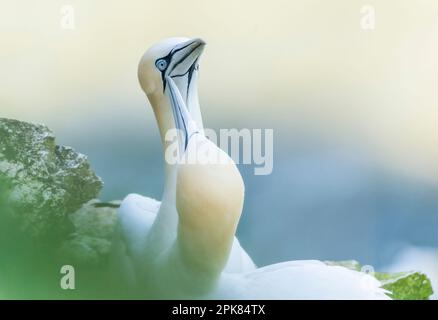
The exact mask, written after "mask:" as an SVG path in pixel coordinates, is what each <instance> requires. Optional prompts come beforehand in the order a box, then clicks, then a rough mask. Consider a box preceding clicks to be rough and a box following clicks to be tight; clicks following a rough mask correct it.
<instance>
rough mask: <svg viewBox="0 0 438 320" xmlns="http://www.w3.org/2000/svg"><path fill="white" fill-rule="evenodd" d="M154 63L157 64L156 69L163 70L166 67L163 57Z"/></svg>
mask: <svg viewBox="0 0 438 320" xmlns="http://www.w3.org/2000/svg"><path fill="white" fill-rule="evenodd" d="M155 65H156V66H157V68H158V70H160V71H164V70H166V68H167V61H166V60H164V59H159V60H157V62H155Z"/></svg>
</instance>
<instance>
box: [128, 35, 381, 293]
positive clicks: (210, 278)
mask: <svg viewBox="0 0 438 320" xmlns="http://www.w3.org/2000/svg"><path fill="white" fill-rule="evenodd" d="M203 46H204V42H203V41H202V40H200V39H194V40H188V41H187V40H185V39H184V40H176V39H173V40H166V41H164V42H160V43H159V44H158V45H155V46H153V47H152V48H151V49H149V50H148V51H147V52H146V53H145V55H144V56H143V58H142V60H141V62H140V65H139V79H140V83H141V86H142V88H143V90H144V91H145V92H146V94H147V96H148V98H149V100H150V102H151V104H152V106H153V109H154V112H155V116H156V119H157V122H158V125H159V128H160V133H161V138H162V140H163V141H162V142H163V146H164V148H166V147H168V146H169V141H166V140H165V139H164V137H165V134H166V132H167V131H168V130H169V129H172V128H177V129H179V130H180V131H181V134H180V135H178V159H179V162H178V163H177V165H175V166H170V165H169V164H166V190H165V192H164V195H163V200H162V203H161V206H160V207H159V204H158V203H156V202H153V201H151V200H148V201H144V202H143V200H142V198H137V196H135V197H128V199H125V201H124V203H123V204H122V206H121V208H120V221H121V227H122V233H123V234H124V236H125V238H126V240H127V242H128V250H130V251H131V254H132V253H134V254H133V256H135V257H136V263H135V268H136V273H137V274H139V275H140V276H139V277H138V278H137V279H138V281H139V285H140V287H141V288H142V289H141V290H145V291H148V292H150V293H151V296H153V297H165V298H212V299H214V298H217V299H389V297H388V296H387V295H386V293H387V292H386V291H385V290H384V289H382V288H381V287H380V286H381V284H380V282H379V281H377V280H376V279H375V278H374V277H372V276H370V275H368V274H365V273H361V272H357V271H352V270H349V269H347V268H343V267H339V266H328V265H326V264H325V263H323V262H320V261H290V262H284V263H278V264H274V265H270V266H266V267H262V268H258V269H254V267H253V266H252V265H251V266H250V267H249V268H244V267H241V268H240V269H241V270H240V271H239V272H234V273H231V272H226V264H227V261H229V257H230V253H231V257H232V256H233V254H232V253H233V250H234V249H233V250H232V247H233V242H234V243H236V240H235V237H234V234H235V231H236V227H237V224H238V221H239V219H240V215H241V212H242V207H243V200H244V183H243V179H242V177H241V175H240V173H239V171H238V169H237V167H236V165H235V163H234V162H233V160H232V159H231V158H230V157H229V156H228V155H227V154H226V153H225V152H223V151H222V150H221V149H219V148H218V147H217V146H216V145H215V144H214V143H212V142H211V141H210V140H208V139H207V138H206V137H205V136H204V134H203V131H202V125H201V124H202V122H201V119H200V112H199V104H197V103H194V102H193V101H194V100H195V101H196V102H197V99H198V98H197V92H196V90H197V89H196V83H195V82H193V81H194V80H191V79H193V75H194V74H195V73H196V72H195V71H196V70H197V61H198V58H199V55H200V54H201V52H202V48H203ZM181 77H184V78H186V79H187V80H183V81H181V79H180V78H181ZM191 99H193V100H191ZM211 155H214V156H213V157H211ZM210 157H211V158H210ZM187 159H191V160H190V161H187ZM205 159H207V161H205ZM211 159H216V161H214V160H213V161H211ZM218 159H220V160H218ZM136 201H137V202H136ZM158 207H159V211H158V214H157V215H156V211H157V209H158ZM176 217H178V219H175V218H176ZM238 253H239V254H238V255H237V256H245V254H246V253H245V252H244V251H243V250H242V249H240V251H238ZM247 259H249V260H248V261H250V262H251V260H250V258H249V257H247Z"/></svg>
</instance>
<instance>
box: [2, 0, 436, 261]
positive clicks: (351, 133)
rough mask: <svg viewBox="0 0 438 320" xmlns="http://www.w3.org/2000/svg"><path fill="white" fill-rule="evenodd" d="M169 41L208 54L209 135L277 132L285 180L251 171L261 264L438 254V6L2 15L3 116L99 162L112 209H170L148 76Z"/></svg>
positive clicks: (264, 6) (50, 3)
mask: <svg viewBox="0 0 438 320" xmlns="http://www.w3.org/2000/svg"><path fill="white" fill-rule="evenodd" d="M66 5H68V6H71V8H73V13H74V22H75V28H74V29H65V28H62V25H61V22H62V19H63V17H64V15H63V12H62V10H63V8H65V7H64V6H66ZM364 5H371V6H373V7H374V9H375V28H374V29H373V30H363V29H362V28H361V24H360V23H361V19H362V17H363V15H362V14H361V9H362V7H363V6H364ZM170 36H187V37H202V38H203V39H204V40H205V41H206V42H207V47H206V49H205V52H204V55H203V57H202V61H201V69H200V72H201V75H200V100H201V108H202V111H203V115H204V123H205V124H206V126H207V127H213V128H232V127H237V128H246V127H247V128H273V129H274V132H275V133H274V139H275V141H274V148H275V158H274V174H273V175H272V176H269V177H260V178H255V177H252V176H251V175H250V174H249V173H248V172H249V171H245V169H242V173H243V175H244V177H245V182H246V186H247V195H246V197H247V198H246V206H245V215H244V218H243V220H242V224H241V227H240V229H239V232H240V235H241V238H242V242H243V243H244V245H245V246H246V247H247V248H248V251H249V252H250V253H251V254H253V255H254V256H255V259H256V261H257V262H262V263H265V262H266V263H267V262H277V261H278V260H279V259H286V258H333V259H334V258H336V259H341V258H360V259H363V260H365V261H364V262H366V263H374V264H388V263H389V262H390V257H391V256H392V255H394V254H395V252H396V250H395V249H394V247H393V246H392V244H393V243H396V242H398V241H402V242H403V241H405V242H409V243H414V244H419V245H428V246H437V247H438V236H436V234H438V233H437V232H436V230H438V218H437V216H438V203H437V200H438V192H437V190H438V105H437V102H438V90H437V88H436V87H437V83H438V59H437V57H438V2H437V1H434V0H416V1H414V0H380V1H377V0H374V1H358V0H334V1H326V0H308V1H291V0H289V1H287V0H272V1H266V0H265V1H260V0H242V1H231V0H225V1H218V0H216V1H212V0H185V1H176V0H174V1H169V0H160V1H151V0H146V1H145V0H143V1H140V0H133V1H129V2H128V1H108V0H105V1H103V0H93V1H89V0H69V1H64V0H56V1H55V0H46V1H31V0H27V1H25V0H16V1H12V0H10V1H5V0H1V10H0V39H1V45H0V46H1V50H0V70H1V75H0V117H10V118H17V119H21V120H26V121H32V122H41V123H45V124H47V125H48V126H49V127H50V128H52V129H53V130H54V131H55V133H56V135H57V138H58V141H59V142H60V143H63V144H68V145H72V146H74V147H75V148H76V149H78V150H79V151H81V152H84V153H86V154H88V155H89V156H90V159H91V161H92V163H93V165H94V167H95V169H96V170H97V172H98V174H100V175H102V177H103V178H104V180H105V181H106V187H105V191H104V194H103V197H104V198H108V199H111V198H122V197H123V196H124V195H126V194H128V193H129V192H133V191H135V192H139V193H143V194H149V195H152V196H154V197H157V198H159V197H160V194H161V187H162V173H161V169H162V164H161V162H160V161H161V158H160V157H161V154H160V152H161V151H160V146H159V139H158V131H157V129H156V125H155V120H154V118H153V114H152V112H151V109H150V108H149V106H148V102H147V101H146V98H145V96H144V94H143V93H142V91H141V90H140V87H139V85H138V81H137V75H136V74H137V63H138V61H139V59H140V57H141V55H142V54H143V52H144V51H145V50H146V49H147V48H148V47H149V46H150V45H152V44H153V43H155V42H156V41H159V40H160V39H162V38H164V37H170ZM339 150H341V151H339ZM333 153H334V155H333ZM351 159H355V160H351ZM363 163H365V165H364V164H363ZM370 167H372V168H378V170H377V169H376V170H375V169H369V168H370ZM294 170H295V171H294ZM382 172H384V174H381V173H382ZM352 177H354V179H353V178H352ZM348 179H350V180H348ZM291 183H292V185H291ZM303 190H304V191H303ZM424 190H426V191H424ZM423 191H424V192H423ZM300 192H301V193H303V194H304V192H306V193H305V196H302V194H301V193H300ZM294 194H296V195H295V196H294ZM261 199H263V203H264V205H262V204H261ZM388 199H389V200H388ZM435 199H437V200H435ZM284 217H286V218H284ZM288 219H289V220H288ZM412 221H414V222H415V223H412ZM414 226H415V227H414ZM413 228H414V229H415V230H414V229H413ZM275 235H276V236H277V238H275ZM294 235H296V236H294ZM269 237H271V238H269ZM263 239H270V241H264V240H263ZM282 246H283V247H282ZM384 246H386V247H385V248H387V249H385V250H383V249H381V248H382V247H384ZM272 248H274V249H272Z"/></svg>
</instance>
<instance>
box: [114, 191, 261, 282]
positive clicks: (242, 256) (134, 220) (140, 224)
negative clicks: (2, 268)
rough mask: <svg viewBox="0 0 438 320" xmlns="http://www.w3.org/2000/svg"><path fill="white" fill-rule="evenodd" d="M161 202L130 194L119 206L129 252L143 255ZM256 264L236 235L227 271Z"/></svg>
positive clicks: (126, 246) (251, 268)
mask: <svg viewBox="0 0 438 320" xmlns="http://www.w3.org/2000/svg"><path fill="white" fill-rule="evenodd" d="M160 205H161V202H160V201H157V200H155V199H152V198H149V197H143V196H141V195H138V194H129V195H128V196H126V198H125V199H124V200H123V201H122V203H121V205H120V208H119V220H120V224H119V225H120V233H121V240H122V241H123V242H124V247H125V248H126V251H127V254H128V255H129V256H132V257H141V256H142V254H143V253H144V246H145V242H146V238H147V235H148V233H149V230H150V228H151V227H152V225H153V223H154V221H155V218H156V216H157V213H158V210H159V209H160ZM255 268H256V265H255V264H254V262H253V261H252V259H251V258H250V256H249V255H248V253H247V252H246V251H245V249H243V248H242V246H241V245H240V242H239V240H238V239H237V238H236V237H234V242H233V246H232V249H231V253H230V257H229V258H228V262H227V265H226V267H225V269H224V271H225V272H230V273H239V272H247V271H251V270H254V269H255Z"/></svg>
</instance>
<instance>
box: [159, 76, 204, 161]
mask: <svg viewBox="0 0 438 320" xmlns="http://www.w3.org/2000/svg"><path fill="white" fill-rule="evenodd" d="M166 81H167V83H168V84H169V89H168V92H169V98H170V104H171V106H172V112H173V118H174V121H175V128H176V129H177V130H178V144H179V156H180V157H181V156H183V154H184V152H185V151H186V149H187V145H188V143H189V140H190V138H191V137H192V136H193V135H194V134H196V133H199V130H198V127H197V125H196V122H195V121H194V120H193V119H192V116H191V115H190V112H189V110H188V109H187V106H186V104H185V102H184V99H183V98H182V96H181V93H180V92H179V90H178V87H177V86H176V84H175V82H174V81H173V79H172V78H171V77H169V76H167V77H166Z"/></svg>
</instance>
